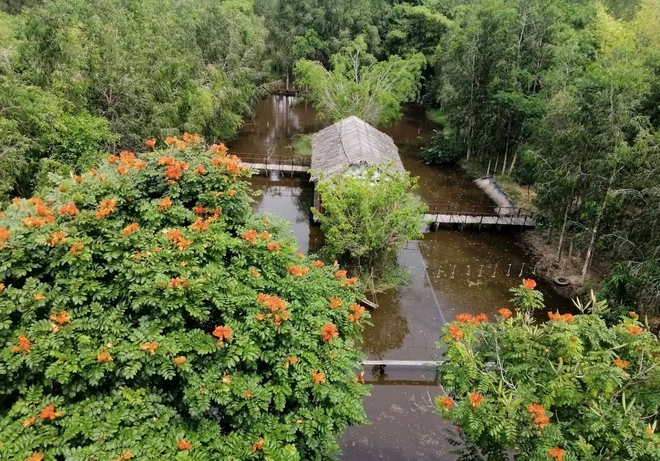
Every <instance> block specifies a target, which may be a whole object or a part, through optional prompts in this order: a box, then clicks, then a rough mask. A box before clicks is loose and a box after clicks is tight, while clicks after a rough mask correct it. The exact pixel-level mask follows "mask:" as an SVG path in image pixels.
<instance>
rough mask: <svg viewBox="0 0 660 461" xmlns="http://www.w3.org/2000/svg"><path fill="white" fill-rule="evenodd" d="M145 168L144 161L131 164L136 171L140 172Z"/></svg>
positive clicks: (145, 163)
mask: <svg viewBox="0 0 660 461" xmlns="http://www.w3.org/2000/svg"><path fill="white" fill-rule="evenodd" d="M146 166H147V162H145V161H144V160H138V161H136V162H135V163H134V164H133V168H135V169H136V170H142V169H144V168H145V167H146Z"/></svg>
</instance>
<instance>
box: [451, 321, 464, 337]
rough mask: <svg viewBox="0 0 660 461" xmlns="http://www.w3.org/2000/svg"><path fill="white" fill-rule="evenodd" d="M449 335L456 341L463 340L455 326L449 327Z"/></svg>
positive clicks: (459, 330)
mask: <svg viewBox="0 0 660 461" xmlns="http://www.w3.org/2000/svg"><path fill="white" fill-rule="evenodd" d="M449 335H450V336H451V337H452V338H454V339H455V340H456V341H459V340H461V339H463V332H462V331H461V329H460V328H458V326H456V325H455V324H453V323H452V324H451V325H449Z"/></svg>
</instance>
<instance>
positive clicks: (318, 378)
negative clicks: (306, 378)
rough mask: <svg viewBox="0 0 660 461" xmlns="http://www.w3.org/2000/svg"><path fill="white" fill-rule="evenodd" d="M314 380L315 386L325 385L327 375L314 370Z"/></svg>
mask: <svg viewBox="0 0 660 461" xmlns="http://www.w3.org/2000/svg"><path fill="white" fill-rule="evenodd" d="M312 379H313V380H314V384H323V383H324V382H325V373H323V372H321V371H316V370H312Z"/></svg>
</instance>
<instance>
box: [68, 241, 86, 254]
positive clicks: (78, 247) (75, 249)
mask: <svg viewBox="0 0 660 461" xmlns="http://www.w3.org/2000/svg"><path fill="white" fill-rule="evenodd" d="M83 248H85V244H84V243H83V242H78V243H76V244H74V245H72V246H71V248H69V251H70V252H71V254H72V255H73V256H77V255H78V252H79V251H80V250H82V249H83Z"/></svg>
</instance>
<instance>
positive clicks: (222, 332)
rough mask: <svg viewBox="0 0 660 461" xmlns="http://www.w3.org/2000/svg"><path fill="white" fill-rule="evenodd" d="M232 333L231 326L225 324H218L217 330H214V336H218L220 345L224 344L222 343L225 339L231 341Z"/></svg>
mask: <svg viewBox="0 0 660 461" xmlns="http://www.w3.org/2000/svg"><path fill="white" fill-rule="evenodd" d="M231 335H232V330H231V328H229V327H226V326H224V325H220V326H217V327H215V330H213V336H215V337H216V338H218V346H222V343H223V341H224V340H225V339H226V340H227V341H229V340H230V339H231Z"/></svg>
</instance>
